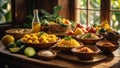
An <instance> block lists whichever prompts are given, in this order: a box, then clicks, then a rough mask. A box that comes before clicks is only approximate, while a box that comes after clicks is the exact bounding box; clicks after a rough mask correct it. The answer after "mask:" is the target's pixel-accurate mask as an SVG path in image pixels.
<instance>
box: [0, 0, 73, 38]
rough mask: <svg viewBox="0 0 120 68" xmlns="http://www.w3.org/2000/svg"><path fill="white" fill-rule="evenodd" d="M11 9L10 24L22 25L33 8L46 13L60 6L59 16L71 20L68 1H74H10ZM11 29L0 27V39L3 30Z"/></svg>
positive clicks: (3, 32)
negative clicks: (43, 10)
mask: <svg viewBox="0 0 120 68" xmlns="http://www.w3.org/2000/svg"><path fill="white" fill-rule="evenodd" d="M12 1H13V2H12V4H13V6H12V9H13V13H12V15H13V21H12V24H13V25H14V26H15V25H16V24H23V23H24V22H25V17H26V16H27V15H28V14H30V12H31V10H33V9H34V8H37V9H45V10H46V11H48V12H52V11H53V7H54V6H56V5H61V6H62V7H63V8H62V10H61V11H60V13H59V14H60V15H61V16H63V17H64V18H67V19H72V18H73V17H71V15H73V14H72V13H71V9H72V8H71V5H72V4H70V1H74V0H12ZM9 28H13V26H11V25H9V26H2V27H1V26H0V31H1V33H0V37H2V36H3V35H4V34H5V30H7V29H9Z"/></svg>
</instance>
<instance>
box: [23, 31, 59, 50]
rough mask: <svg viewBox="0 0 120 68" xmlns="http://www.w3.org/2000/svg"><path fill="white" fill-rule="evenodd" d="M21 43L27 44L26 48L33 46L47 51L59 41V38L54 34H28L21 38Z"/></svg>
mask: <svg viewBox="0 0 120 68" xmlns="http://www.w3.org/2000/svg"><path fill="white" fill-rule="evenodd" d="M21 41H22V42H23V43H24V44H26V46H32V47H34V48H36V49H45V48H49V47H51V46H53V45H54V44H55V43H56V42H58V41H59V38H58V37H56V35H54V34H47V33H44V32H39V33H31V34H26V35H25V36H24V37H22V38H21Z"/></svg>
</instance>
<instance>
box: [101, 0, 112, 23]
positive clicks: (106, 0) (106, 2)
mask: <svg viewBox="0 0 120 68" xmlns="http://www.w3.org/2000/svg"><path fill="white" fill-rule="evenodd" d="M105 20H107V21H108V23H110V0H101V23H102V22H103V21H105Z"/></svg>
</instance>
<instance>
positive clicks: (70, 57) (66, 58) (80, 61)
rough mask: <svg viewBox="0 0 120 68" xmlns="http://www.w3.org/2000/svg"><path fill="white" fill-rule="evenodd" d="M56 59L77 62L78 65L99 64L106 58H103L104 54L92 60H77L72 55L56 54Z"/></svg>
mask: <svg viewBox="0 0 120 68" xmlns="http://www.w3.org/2000/svg"><path fill="white" fill-rule="evenodd" d="M58 57H60V58H62V59H65V60H68V61H74V62H79V63H87V64H88V63H95V62H100V61H103V60H105V59H107V56H105V55H104V54H99V55H97V56H95V57H94V58H93V59H92V60H80V59H78V58H77V57H76V56H74V55H66V54H58Z"/></svg>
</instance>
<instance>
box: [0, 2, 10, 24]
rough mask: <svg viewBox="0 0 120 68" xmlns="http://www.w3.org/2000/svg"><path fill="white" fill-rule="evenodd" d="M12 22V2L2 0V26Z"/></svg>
mask: <svg viewBox="0 0 120 68" xmlns="http://www.w3.org/2000/svg"><path fill="white" fill-rule="evenodd" d="M11 21H12V10H11V0H0V24H4V23H9V22H11Z"/></svg>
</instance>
